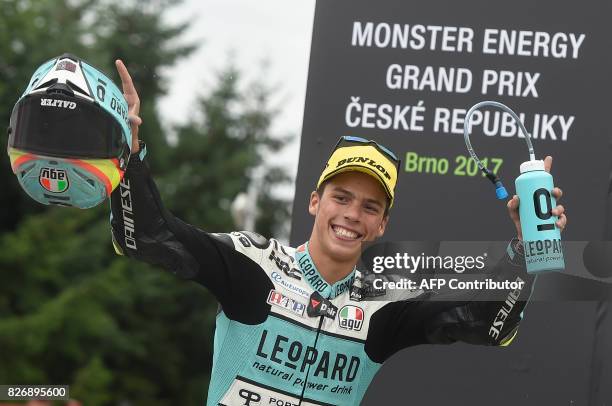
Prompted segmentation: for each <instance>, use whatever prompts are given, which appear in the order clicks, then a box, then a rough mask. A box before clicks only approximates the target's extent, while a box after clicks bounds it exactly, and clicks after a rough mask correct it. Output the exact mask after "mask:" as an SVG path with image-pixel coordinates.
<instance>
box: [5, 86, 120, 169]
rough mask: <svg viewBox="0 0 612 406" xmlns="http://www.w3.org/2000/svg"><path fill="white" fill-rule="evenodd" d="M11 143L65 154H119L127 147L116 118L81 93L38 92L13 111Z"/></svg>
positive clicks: (96, 156)
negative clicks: (66, 94) (76, 95)
mask: <svg viewBox="0 0 612 406" xmlns="http://www.w3.org/2000/svg"><path fill="white" fill-rule="evenodd" d="M9 147H13V148H18V149H21V150H25V151H28V152H31V153H35V154H40V155H50V156H57V157H66V158H93V159H104V158H118V157H119V156H120V155H121V154H122V153H123V152H124V151H125V148H126V147H127V145H126V140H125V137H124V136H123V130H122V128H121V125H120V124H119V123H118V122H117V120H116V119H115V118H114V117H112V116H111V115H110V114H109V113H107V112H106V111H104V110H103V109H102V108H101V107H99V106H97V105H95V104H92V103H91V102H89V101H87V100H84V99H81V98H79V97H69V96H64V95H61V94H51V95H49V94H45V93H38V94H36V93H35V94H32V95H30V96H27V97H25V98H24V99H22V100H21V101H20V102H19V103H18V104H17V105H16V106H15V108H14V109H13V113H12V115H11V134H10V137H9Z"/></svg>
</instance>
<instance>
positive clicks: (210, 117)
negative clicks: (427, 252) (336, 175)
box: [0, 1, 288, 405]
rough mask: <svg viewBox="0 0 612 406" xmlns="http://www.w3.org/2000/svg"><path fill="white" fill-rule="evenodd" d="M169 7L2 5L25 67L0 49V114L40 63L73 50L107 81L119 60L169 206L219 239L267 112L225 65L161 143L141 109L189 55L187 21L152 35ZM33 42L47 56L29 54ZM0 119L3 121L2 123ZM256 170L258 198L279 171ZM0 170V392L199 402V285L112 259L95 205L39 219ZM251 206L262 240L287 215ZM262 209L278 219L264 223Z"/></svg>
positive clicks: (202, 302) (205, 316) (263, 150)
mask: <svg viewBox="0 0 612 406" xmlns="http://www.w3.org/2000/svg"><path fill="white" fill-rule="evenodd" d="M168 4H169V2H145V4H144V6H143V7H144V9H142V8H141V7H140V5H141V3H138V5H137V4H136V2H132V3H130V4H128V5H127V6H125V5H120V3H119V2H104V3H98V2H93V1H82V2H75V1H66V2H51V1H41V2H31V3H30V2H19V4H18V2H16V1H11V2H9V1H5V2H0V13H3V14H2V17H1V18H2V20H3V21H7V24H6V26H9V27H10V29H11V30H13V31H12V32H11V36H12V37H9V36H8V32H7V31H2V30H3V28H2V25H0V39H8V38H17V39H18V40H19V41H22V42H23V43H24V44H26V46H27V47H28V48H29V47H32V53H31V55H29V56H27V57H26V56H25V55H24V53H23V52H22V53H17V52H14V50H11V49H12V48H11V49H8V48H4V49H2V51H3V52H4V51H6V53H3V55H5V54H6V55H7V59H3V60H2V61H0V103H2V105H3V106H4V108H3V109H0V112H6V111H10V107H12V105H13V103H14V101H15V100H16V99H17V97H18V94H19V91H20V89H21V87H20V86H19V85H20V84H24V85H25V83H26V81H27V80H28V78H29V75H31V73H32V72H33V70H34V69H35V67H36V66H38V65H39V64H40V63H41V62H42V61H43V60H45V59H46V58H48V57H51V56H55V55H59V54H61V53H63V52H64V51H67V50H68V51H72V52H73V53H75V54H77V55H79V56H81V57H83V58H84V59H86V60H88V61H90V62H91V63H92V64H94V65H96V66H97V67H100V68H102V69H103V70H105V71H106V72H107V73H109V74H110V75H111V76H114V75H115V74H114V69H113V68H112V62H113V60H114V58H115V57H121V58H123V59H124V60H125V61H126V62H127V64H128V66H129V68H130V71H131V72H132V73H134V80H135V83H136V86H137V88H138V90H139V92H140V95H141V98H142V100H143V101H144V103H143V110H142V116H143V119H144V122H145V125H143V128H142V129H141V134H143V138H145V139H146V140H147V144H148V146H149V150H150V155H149V160H150V162H151V165H152V168H153V171H154V172H155V173H156V174H157V175H158V176H157V179H158V180H159V181H158V184H159V185H160V189H161V192H162V196H163V197H164V199H165V201H166V204H167V206H168V207H169V208H170V209H171V210H173V211H174V212H175V213H176V214H178V215H179V216H181V217H182V218H184V219H186V220H187V221H190V222H193V223H194V224H197V225H199V226H201V227H203V228H204V229H206V230H211V231H229V230H231V229H232V228H233V224H232V220H231V216H230V215H229V213H228V210H227V207H228V206H229V202H230V201H231V200H232V199H233V198H234V197H235V195H236V194H237V193H238V192H239V191H243V190H245V189H246V188H247V186H248V183H249V176H248V174H249V173H250V172H252V170H253V168H255V167H257V166H258V165H261V164H262V163H264V161H266V159H265V158H266V157H267V154H268V153H273V152H274V151H277V150H278V148H280V147H281V146H282V145H283V143H284V142H285V139H279V138H274V137H271V136H270V134H269V126H270V123H271V121H272V119H273V116H274V114H273V113H274V112H273V111H272V110H271V109H269V107H268V106H267V100H268V99H267V97H268V96H269V92H268V91H267V90H265V87H264V86H259V87H258V86H254V87H251V88H250V89H251V92H244V93H241V92H239V91H238V79H237V78H238V77H239V72H237V71H236V70H235V69H228V70H227V71H225V72H224V73H222V74H221V75H220V76H219V81H218V84H217V85H216V86H215V87H214V88H213V89H212V91H211V92H210V94H207V95H202V96H201V98H200V102H199V107H200V110H201V115H200V117H199V121H195V120H194V121H193V122H191V123H188V124H187V125H185V126H182V127H180V128H179V130H178V134H179V142H178V145H176V146H172V145H170V144H168V143H167V140H166V138H165V136H164V134H163V133H162V131H161V128H160V127H161V126H160V125H159V123H160V120H159V117H157V115H156V113H155V110H154V109H153V106H154V102H155V99H156V98H157V97H159V96H160V95H162V94H163V92H164V91H165V89H164V86H163V84H162V83H163V81H162V79H161V76H160V69H161V67H163V66H171V65H172V64H173V63H175V61H176V60H178V59H179V58H181V57H182V56H184V55H187V54H188V53H189V52H191V50H192V49H193V47H192V46H190V45H181V46H178V47H174V48H171V47H170V45H169V44H171V43H173V41H175V40H176V37H177V36H178V35H179V34H180V33H181V32H182V31H183V30H184V29H185V25H181V26H177V27H164V26H162V25H161V20H160V18H159V16H160V15H161V12H162V10H164V8H165V6H167V5H168ZM45 13H48V14H45ZM48 15H52V16H53V17H54V18H56V19H58V20H59V21H60V22H61V24H56V23H55V22H54V21H48V20H47V19H48V17H47V16H48ZM77 16H78V18H76V17H77ZM41 19H42V20H41ZM81 21H85V22H87V25H88V26H91V27H93V28H92V29H91V30H86V29H85V24H84V23H82V22H81ZM37 25H40V27H38V28H36V26H37ZM41 27H42V28H41ZM45 36H46V37H45ZM43 39H46V41H45V43H46V42H47V41H48V42H49V45H48V46H46V47H43V46H40V43H43V42H42V40H43ZM2 46H6V42H5V41H3V42H1V44H0V47H2ZM17 48H19V46H17ZM11 52H13V53H11ZM11 58H12V59H11ZM111 72H112V73H111ZM2 75H3V76H2ZM7 78H9V79H10V80H9V79H7ZM258 89H259V90H258ZM2 117H4V118H6V122H8V113H7V114H5V116H0V119H2ZM267 151H272V152H267ZM263 172H264V174H265V175H264V183H263V186H262V190H264V191H266V190H272V189H273V188H274V185H276V184H279V183H280V182H285V181H286V180H287V176H286V175H285V174H284V172H283V171H282V170H281V169H280V168H274V167H271V168H267V167H266V168H265V169H264V170H263ZM2 173H3V175H1V176H4V177H5V178H6V177H8V178H9V179H5V178H3V181H6V182H5V183H4V185H8V186H7V187H9V188H12V189H13V192H15V193H13V194H10V193H9V194H2V195H0V196H1V197H0V204H1V205H2V206H1V207H2V209H3V212H5V213H7V215H6V216H5V217H2V218H0V230H11V231H10V232H9V231H5V232H4V233H1V234H0V273H1V274H2V278H3V283H2V284H0V365H2V367H1V368H0V382H2V383H30V384H37V383H39V384H66V383H69V384H70V385H71V395H72V396H74V397H75V398H78V399H80V400H82V401H84V404H87V405H106V404H116V403H118V402H121V401H128V402H129V403H131V404H135V405H139V404H146V405H164V404H194V403H200V402H201V399H202V397H203V395H204V392H205V388H206V387H207V384H208V380H209V377H210V376H209V374H210V367H211V363H212V353H211V350H212V331H213V328H214V321H215V313H216V303H215V300H214V298H213V297H212V296H211V295H210V294H208V292H206V291H205V290H204V289H203V288H202V287H200V286H197V285H195V284H192V283H189V282H184V281H177V280H176V278H174V277H173V276H172V275H169V274H167V273H165V272H162V271H160V270H158V269H152V268H151V267H149V266H148V265H146V264H141V263H137V262H135V261H130V260H128V259H126V258H121V257H117V256H114V255H113V254H112V247H111V244H110V231H109V224H108V206H107V205H101V206H99V207H97V208H95V209H90V210H85V211H80V210H77V209H70V208H57V207H53V208H44V210H42V206H38V205H36V204H33V203H32V202H31V201H30V200H29V198H27V197H25V194H24V193H23V192H22V191H21V190H19V189H18V188H19V186H18V185H17V182H16V180H15V179H14V177H13V175H12V174H10V173H9V171H8V164H6V165H5V167H4V170H3V171H2ZM7 174H8V175H7ZM245 174H246V176H245ZM261 196H262V198H261V199H260V201H259V204H263V205H266V206H265V207H266V209H263V210H260V212H264V213H265V216H262V218H261V221H260V223H259V224H258V227H262V229H263V228H264V227H267V229H268V230H271V228H272V227H271V225H272V224H273V223H272V221H274V222H276V221H283V219H286V216H287V213H288V204H287V203H288V202H283V201H281V200H279V199H276V198H275V197H274V195H273V194H271V193H270V194H268V193H266V194H265V195H264V194H262V195H261ZM24 206H27V207H30V208H28V209H23V207H24ZM271 210H275V212H276V213H278V216H279V217H278V218H274V219H273V220H271V219H272V217H273V216H274V215H273V214H269V213H270V212H271Z"/></svg>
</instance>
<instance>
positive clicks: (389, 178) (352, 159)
mask: <svg viewBox="0 0 612 406" xmlns="http://www.w3.org/2000/svg"><path fill="white" fill-rule="evenodd" d="M397 166H398V163H397V162H393V161H392V160H391V159H389V157H387V156H386V155H385V154H383V153H382V152H381V151H379V149H378V148H376V147H375V146H374V145H373V143H371V144H370V143H363V144H351V145H339V146H338V147H337V148H336V149H335V150H334V152H332V154H331V156H330V157H329V160H328V161H327V165H326V166H325V169H324V170H323V173H322V174H321V177H320V178H319V181H318V182H317V189H318V188H319V186H321V184H322V183H323V182H325V181H326V180H328V179H329V178H331V177H332V176H335V175H338V174H339V173H343V172H349V171H359V172H363V173H366V174H368V175H370V176H372V177H374V178H375V179H376V180H377V181H379V182H380V184H381V185H382V186H383V189H384V190H385V193H387V196H388V197H389V207H391V206H393V198H394V196H395V184H396V183H397Z"/></svg>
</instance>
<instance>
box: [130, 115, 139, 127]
mask: <svg viewBox="0 0 612 406" xmlns="http://www.w3.org/2000/svg"><path fill="white" fill-rule="evenodd" d="M128 120H129V121H130V124H132V125H141V124H142V118H140V117H138V116H137V115H135V114H129V115H128Z"/></svg>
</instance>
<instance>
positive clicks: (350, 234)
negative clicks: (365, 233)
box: [332, 225, 361, 240]
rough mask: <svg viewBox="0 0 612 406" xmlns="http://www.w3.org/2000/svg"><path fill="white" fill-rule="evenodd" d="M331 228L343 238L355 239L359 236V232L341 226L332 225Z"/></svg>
mask: <svg viewBox="0 0 612 406" xmlns="http://www.w3.org/2000/svg"><path fill="white" fill-rule="evenodd" d="M332 230H334V233H335V234H336V235H337V236H338V237H341V238H343V239H349V240H356V239H358V238H361V234H359V233H356V232H355V231H352V230H348V229H346V228H344V227H341V226H337V225H332Z"/></svg>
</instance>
